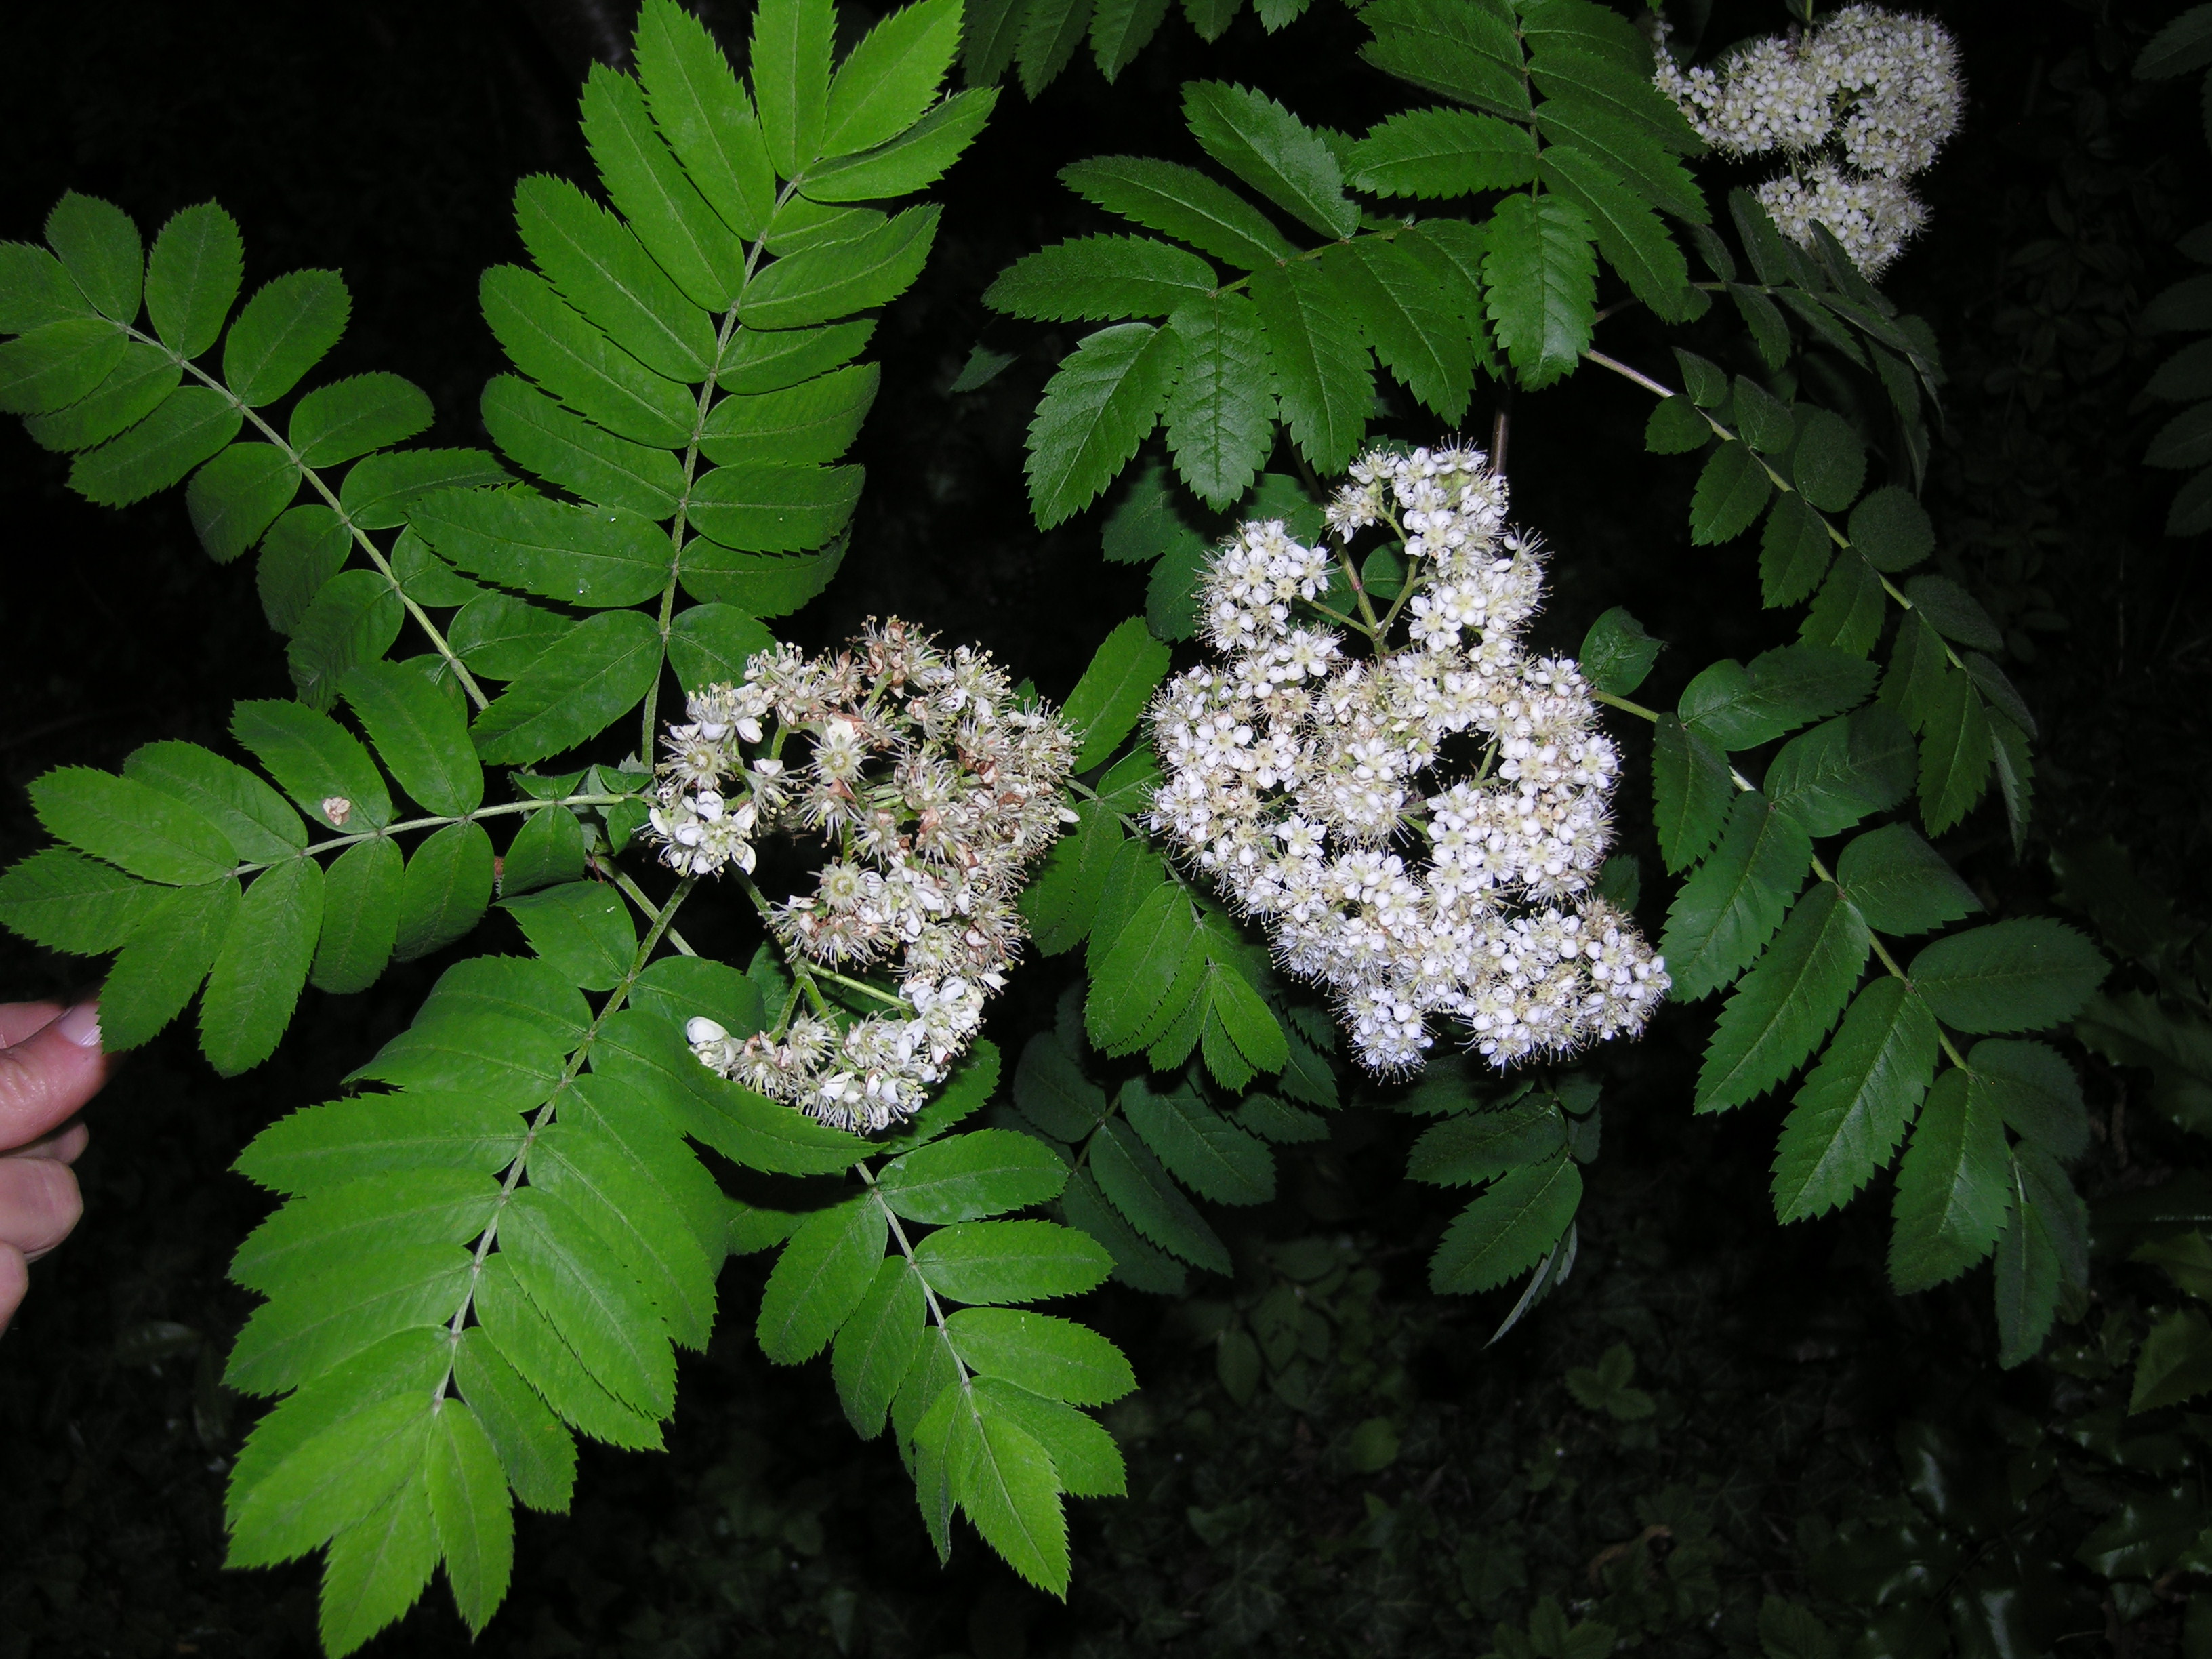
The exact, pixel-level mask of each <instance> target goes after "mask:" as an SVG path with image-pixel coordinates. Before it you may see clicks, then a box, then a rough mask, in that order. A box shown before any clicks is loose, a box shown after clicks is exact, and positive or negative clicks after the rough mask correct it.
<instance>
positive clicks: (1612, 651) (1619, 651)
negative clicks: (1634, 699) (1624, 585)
mask: <svg viewBox="0 0 2212 1659" xmlns="http://www.w3.org/2000/svg"><path fill="white" fill-rule="evenodd" d="M1661 649H1662V646H1661V645H1660V642H1659V641H1657V640H1655V639H1653V638H1652V637H1651V636H1650V635H1649V634H1647V633H1645V632H1644V624H1643V623H1640V622H1638V621H1637V620H1636V618H1635V617H1632V616H1631V615H1629V614H1628V612H1627V611H1626V609H1624V608H1623V607H1621V606H1620V605H1615V606H1613V609H1612V610H1610V611H1607V612H1606V613H1605V614H1604V615H1603V616H1601V617H1599V618H1598V619H1597V620H1596V621H1595V622H1594V623H1591V624H1590V626H1589V633H1587V634H1585V635H1583V644H1582V649H1581V650H1580V651H1579V652H1577V653H1576V654H1577V657H1578V658H1579V659H1580V660H1581V663H1582V669H1583V673H1584V674H1586V675H1588V676H1589V683H1590V684H1592V685H1594V686H1595V687H1596V688H1597V689H1598V690H1601V691H1609V692H1611V693H1612V694H1613V696H1616V697H1625V696H1627V695H1628V694H1629V693H1630V692H1632V691H1633V690H1636V688H1637V687H1638V686H1639V685H1641V684H1644V676H1646V675H1647V674H1649V673H1650V671H1651V665H1652V664H1653V663H1655V662H1656V661H1658V660H1659V653H1660V651H1661Z"/></svg>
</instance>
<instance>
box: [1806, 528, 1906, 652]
mask: <svg viewBox="0 0 2212 1659" xmlns="http://www.w3.org/2000/svg"><path fill="white" fill-rule="evenodd" d="M1887 604H1888V601H1887V596H1885V595H1884V593H1883V592H1882V587H1881V577H1879V576H1877V575H1876V574H1875V570H1874V567H1873V566H1872V565H1870V564H1869V563H1868V562H1866V561H1865V560H1864V559H1863V558H1861V557H1859V556H1858V555H1857V553H1856V552H1850V553H1844V554H1842V555H1841V556H1838V558H1837V560H1836V562H1835V568H1833V569H1832V570H1830V571H1829V572H1828V576H1827V580H1826V581H1824V582H1822V583H1821V584H1820V592H1819V594H1818V595H1817V596H1816V597H1815V598H1814V600H1813V608H1812V609H1811V610H1810V611H1807V612H1806V613H1805V621H1804V625H1803V626H1802V628H1801V629H1799V630H1798V635H1797V636H1798V638H1799V639H1801V640H1802V641H1804V642H1805V643H1806V644H1807V645H1824V646H1832V647H1834V648H1835V649H1837V650H1838V651H1848V652H1850V653H1852V654H1853V655H1854V656H1864V655H1865V654H1866V653H1868V652H1869V651H1871V650H1872V649H1874V642H1875V641H1876V640H1877V639H1879V638H1880V637H1881V625H1882V621H1883V618H1884V616H1885V614H1886V611H1887Z"/></svg>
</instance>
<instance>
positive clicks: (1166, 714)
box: [1152, 449, 1668, 1073]
mask: <svg viewBox="0 0 2212 1659" xmlns="http://www.w3.org/2000/svg"><path fill="white" fill-rule="evenodd" d="M1505 501H1506V494H1505V486H1504V480H1503V479H1502V478H1500V477H1498V475H1497V474H1496V473H1494V472H1492V471H1490V470H1489V468H1488V466H1487V465H1486V457H1485V456H1484V455H1483V454H1482V453H1480V451H1476V450H1469V449H1443V450H1437V451H1433V452H1432V451H1429V450H1416V451H1414V452H1413V453H1412V454H1410V455H1393V454H1390V453H1388V452H1385V451H1382V450H1376V451H1373V452H1370V453H1368V454H1366V455H1364V456H1362V457H1361V458H1360V459H1359V460H1358V462H1356V463H1355V464H1354V465H1353V467H1352V483H1350V484H1348V485H1346V487H1345V488H1344V489H1342V490H1341V491H1340V492H1339V494H1338V495H1337V498H1336V502H1335V504H1334V506H1333V507H1331V509H1330V514H1329V522H1330V525H1331V526H1332V533H1333V534H1334V535H1335V537H1336V538H1338V540H1339V541H1340V542H1342V541H1346V540H1348V539H1349V538H1350V537H1351V536H1352V534H1354V533H1356V532H1358V530H1360V529H1363V528H1364V527H1366V526H1370V525H1374V524H1376V523H1380V522H1383V521H1384V520H1389V521H1391V522H1394V523H1395V525H1397V526H1402V527H1403V529H1404V531H1405V534H1406V547H1407V556H1408V560H1409V567H1410V568H1409V576H1408V580H1409V581H1410V583H1411V584H1412V586H1413V592H1412V593H1411V594H1410V596H1409V599H1408V600H1407V606H1406V615H1407V619H1408V627H1407V631H1408V633H1409V635H1411V638H1412V644H1411V646H1410V647H1407V648H1405V649H1402V650H1395V651H1393V650H1389V648H1387V647H1386V648H1385V649H1384V650H1383V652H1382V653H1381V654H1380V659H1379V660H1371V659H1370V660H1362V659H1353V658H1347V657H1346V656H1345V655H1344V653H1343V650H1342V641H1341V638H1340V635H1335V634H1334V633H1329V632H1328V631H1327V630H1322V629H1312V628H1309V627H1307V626H1305V625H1304V623H1302V622H1300V621H1298V620H1297V618H1296V616H1295V605H1296V603H1297V601H1298V600H1300V599H1307V598H1310V597H1312V596H1314V595H1315V594H1317V593H1318V592H1320V591H1321V578H1320V574H1319V573H1320V572H1321V571H1322V569H1324V568H1325V564H1326V561H1327V559H1328V555H1327V553H1326V552H1325V551H1324V550H1322V549H1321V548H1318V547H1316V548H1312V549H1307V548H1303V547H1300V546H1298V545H1297V544H1295V543H1293V542H1291V541H1289V540H1288V538H1287V536H1286V532H1285V531H1284V529H1283V527H1282V526H1280V525H1279V524H1248V525H1246V526H1243V528H1242V529H1241V530H1239V531H1238V532H1237V533H1236V535H1235V536H1233V537H1232V538H1231V539H1230V540H1229V542H1227V543H1226V544H1225V545H1224V546H1223V547H1222V549H1221V550H1219V551H1218V553H1217V554H1216V556H1214V559H1213V561H1212V564H1211V565H1210V566H1209V568H1208V570H1207V574H1206V585H1205V599H1206V605H1207V606H1208V614H1209V615H1212V616H1215V617H1233V618H1237V619H1238V621H1237V626H1235V627H1228V628H1221V629H1214V630H1213V631H1212V635H1211V638H1212V641H1213V643H1214V644H1215V646H1216V647H1218V649H1220V650H1222V651H1223V652H1224V653H1226V656H1227V660H1226V661H1225V662H1224V663H1221V664H1219V665H1212V664H1206V665H1200V666H1198V667H1196V668H1193V669H1191V670H1189V671H1188V672H1186V673H1183V674H1181V675H1178V676H1176V678H1173V679H1171V680H1170V681H1169V682H1168V683H1167V684H1166V685H1165V686H1164V687H1163V688H1162V690H1161V691H1160V693H1159V695H1158V697H1157V699H1156V700H1155V702H1154V703H1153V706H1152V732H1153V737H1154V740H1155V743H1156V744H1157V746H1158V750H1159V754H1160V757H1161V761H1162V763H1163V765H1164V769H1165V773H1164V777H1163V779H1162V781H1161V784H1160V786H1159V787H1158V790H1157V791H1156V792H1155V793H1154V795H1153V798H1152V825H1153V827H1154V828H1155V829H1158V830H1160V831H1161V832H1163V833H1164V834H1165V835H1166V836H1168V837H1169V838H1170V840H1171V841H1173V842H1175V843H1176V845H1177V846H1178V847H1179V848H1180V849H1181V850H1182V852H1183V853H1184V854H1186V855H1187V856H1188V857H1189V858H1190V859H1191V860H1192V861H1193V862H1194V863H1195V864H1196V865H1197V866H1199V867H1200V869H1202V870H1204V871H1206V872H1207V873H1208V874H1209V875H1211V876H1212V878H1214V879H1215V880H1216V881H1217V882H1218V883H1219V884H1221V886H1222V887H1223V889H1224V890H1225V891H1226V892H1227V893H1228V894H1229V896H1230V897H1231V899H1232V900H1233V901H1234V902H1236V904H1237V907H1238V908H1240V909H1241V910H1243V913H1244V914H1245V915H1249V916H1252V917H1254V918H1255V919H1257V920H1259V921H1261V923H1262V924H1263V925H1264V926H1265V927H1267V930H1268V932H1269V933H1271V934H1272V936H1273V940H1274V944H1275V948H1276V952H1277V954H1278V956H1279V957H1280V959H1281V960H1282V962H1283V963H1284V965H1285V967H1286V968H1287V969H1289V970H1290V971H1291V972H1292V973H1294V974H1297V975H1301V976H1303V977H1306V978H1310V979H1315V980H1318V981H1321V982H1322V983H1323V984H1325V985H1327V986H1328V987H1329V988H1330V989H1331V990H1333V991H1334V993H1335V994H1336V995H1337V998H1338V1002H1339V1006H1340V1012H1341V1016H1342V1018H1343V1020H1344V1023H1345V1025H1346V1029H1347V1030H1348V1031H1349V1032H1350V1034H1351V1036H1352V1048H1353V1051H1354V1052H1355V1053H1356V1054H1358V1057H1359V1059H1360V1060H1361V1062H1362V1063H1363V1064H1364V1065H1366V1066H1368V1067H1370V1069H1372V1070H1374V1071H1377V1072H1383V1073H1391V1072H1399V1071H1405V1070H1410V1069H1413V1068H1414V1067H1417V1066H1420V1065H1421V1064H1422V1063H1423V1057H1424V1055H1425V1053H1426V1051H1427V1049H1428V1048H1429V1046H1430V1044H1431V1042H1432V1041H1433V1040H1434V1039H1433V1036H1432V1035H1431V1030H1430V1020H1431V1017H1437V1018H1446V1019H1450V1020H1454V1021H1456V1022H1457V1023H1458V1024H1461V1025H1462V1027H1463V1029H1464V1030H1465V1032H1466V1034H1467V1036H1468V1042H1469V1043H1470V1046H1472V1047H1473V1048H1475V1049H1476V1050H1477V1051H1478V1052H1479V1053H1480V1054H1483V1055H1484V1056H1486V1058H1488V1059H1489V1060H1492V1062H1493V1063H1495V1064H1497V1065H1499V1066H1505V1065H1510V1064H1511V1063H1513V1062H1514V1061H1516V1060H1522V1059H1524V1058H1526V1057H1528V1056H1529V1055H1531V1054H1566V1053H1569V1052H1571V1050H1573V1049H1575V1048H1578V1047H1580V1046H1582V1045H1583V1044H1584V1043H1587V1042H1591V1041H1594V1040H1596V1039H1599V1038H1602V1037H1607V1036H1614V1035H1617V1034H1619V1033H1621V1032H1626V1031H1633V1030H1637V1029H1638V1028H1639V1027H1640V1026H1641V1025H1642V1024H1643V1022H1644V1018H1646V1016H1648V1015H1649V1013H1650V1010H1651V1009H1652V1008H1653V1007H1654V1006H1656V1004H1657V1002H1658V1000H1660V998H1661V997H1662V996H1663V995H1664V994H1665V992H1666V990H1667V986H1668V980H1667V975H1666V965H1665V963H1663V962H1662V961H1661V960H1660V959H1659V958H1658V957H1655V956H1654V955H1653V954H1652V953H1651V951H1650V949H1649V947H1648V946H1646V945H1644V941H1643V940H1642V939H1639V938H1638V936H1637V934H1636V931H1635V927H1634V925H1633V924H1632V922H1631V921H1629V920H1628V918H1626V916H1624V915H1620V913H1619V912H1618V911H1616V910H1614V909H1613V908H1612V907H1611V906H1609V905H1607V903H1606V902H1604V901H1603V900H1601V899H1600V898H1598V897H1597V896H1595V892H1594V890H1593V888H1594V884H1595V879H1596V874H1597V870H1598V867H1599V866H1600V865H1601V862H1602V861H1603V859H1604V855H1605V848H1606V846H1607V842H1608V840H1609V838H1610V823H1609V815H1608V812H1607V797H1608V795H1609V793H1610V791H1611V789H1612V787H1613V783H1614V781H1615V780H1616V779H1617V777H1618V775H1619V770H1620V768H1619V762H1618V757H1617V755H1616V753H1615V751H1614V750H1613V744H1612V742H1611V740H1610V739H1609V738H1607V737H1606V736H1605V734H1604V733H1603V732H1601V731H1599V730H1598V729H1597V725H1596V711H1595V708H1593V707H1592V706H1591V703H1590V698H1589V687H1588V686H1587V685H1586V684H1584V682H1583V677H1582V673H1581V671H1580V669H1579V668H1578V667H1577V665H1576V664H1575V663H1573V662H1572V661H1571V660H1570V659H1565V658H1541V657H1532V656H1530V655H1528V653H1525V652H1524V651H1523V650H1522V647H1521V644H1520V640H1519V631H1520V629H1522V627H1523V626H1525V625H1526V623H1527V622H1528V619H1529V618H1530V617H1533V616H1534V614H1535V611H1536V608H1537V605H1538V602H1539V600H1540V599H1541V595H1542V560H1541V553H1540V552H1539V550H1538V548H1537V546H1536V544H1535V542H1534V540H1533V538H1528V537H1526V536H1522V535H1519V534H1516V532H1513V531H1511V530H1510V529H1509V528H1508V527H1507V526H1506V525H1505V522H1504V517H1505ZM1416 543H1419V554H1418V557H1419V560H1420V562H1419V563H1414V562H1413V559H1414V558H1415V556H1416V550H1415V544H1416ZM1293 571H1294V572H1296V573H1297V586H1295V587H1294V588H1293V589H1292V590H1291V592H1288V594H1287V595H1286V596H1285V594H1284V592H1283V590H1281V589H1279V588H1274V587H1268V588H1267V590H1266V591H1265V592H1262V591H1261V589H1262V585H1263V584H1272V583H1273V582H1275V581H1276V580H1284V581H1288V580H1290V578H1289V577H1288V576H1287V575H1285V574H1282V573H1285V572H1293ZM1309 585H1310V586H1309ZM1247 618H1249V621H1250V625H1249V627H1247V626H1244V625H1243V619H1247ZM1323 640H1326V641H1327V642H1328V650H1327V652H1326V653H1325V654H1324V653H1322V652H1321V651H1320V649H1319V646H1318V641H1323ZM1309 642H1311V643H1309ZM1301 653H1304V654H1301ZM1294 660H1295V663H1296V666H1295V674H1296V685H1297V689H1296V690H1295V691H1292V690H1288V689H1287V688H1285V690H1281V691H1280V692H1278V691H1276V690H1264V691H1258V692H1255V690H1252V688H1254V687H1255V686H1259V687H1272V686H1273V685H1275V684H1277V682H1276V680H1275V679H1274V678H1273V676H1274V675H1276V674H1277V673H1278V671H1281V670H1283V669H1285V668H1287V667H1289V666H1291V664H1292V663H1293V661H1294ZM1459 732H1472V734H1473V735H1474V737H1475V738H1478V739H1480V741H1481V742H1482V744H1484V745H1485V746H1486V749H1487V750H1488V759H1487V760H1486V762H1485V763H1484V768H1483V771H1482V773H1481V774H1480V775H1478V776H1476V777H1473V778H1468V777H1457V778H1445V777H1437V776H1434V775H1433V774H1434V772H1435V770H1436V769H1437V766H1438V763H1439V757H1440V755H1442V754H1443V753H1444V752H1445V750H1444V745H1445V744H1446V741H1447V740H1448V739H1449V738H1452V737H1453V735H1454V734H1455V733H1459Z"/></svg>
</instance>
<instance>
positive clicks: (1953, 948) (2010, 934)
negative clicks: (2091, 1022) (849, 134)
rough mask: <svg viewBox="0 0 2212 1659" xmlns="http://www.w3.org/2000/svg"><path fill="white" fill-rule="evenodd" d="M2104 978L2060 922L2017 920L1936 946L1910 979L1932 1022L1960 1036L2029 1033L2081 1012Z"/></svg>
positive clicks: (2089, 950)
mask: <svg viewBox="0 0 2212 1659" xmlns="http://www.w3.org/2000/svg"><path fill="white" fill-rule="evenodd" d="M2109 971H2110V967H2109V964H2108V963H2106V960H2105V958H2104V956H2103V954H2102V953H2101V952H2100V951H2098V949H2097V947H2096V946H2095V945H2092V944H2091V943H2090V942H2089V941H2088V939H2086V938H2084V937H2083V936H2082V935H2081V933H2077V932H2075V930H2074V929H2073V928H2071V927H2068V926H2066V924H2065V923H2063V922H2061V921H2051V920H2050V919H2049V918H2048V917H2044V916H2021V917H2015V918H2014V919H2012V920H2010V921H1999V922H1992V923H1990V925H1989V926H1987V927H1972V928H1969V929H1967V930H1966V932H1965V933H1954V934H1952V935H1951V936H1950V937H1949V938H1948V939H1938V940H1936V942H1935V943H1934V944H1933V945H1928V946H1927V947H1925V948H1924V949H1923V950H1922V951H1921V952H1920V954H1919V955H1918V956H1917V957H1913V959H1912V965H1911V969H1909V970H1908V973H1909V976H1910V978H1911V981H1912V982H1913V984H1914V986H1915V987H1917V989H1918V990H1919V992H1920V994H1921V995H1923V996H1924V997H1925V998H1927V999H1928V1006H1929V1007H1930V1008H1932V1009H1934V1010H1935V1011H1936V1018H1939V1019H1941V1020H1942V1021H1943V1022H1944V1023H1945V1024H1948V1025H1954V1026H1956V1027H1957V1028H1958V1029H1959V1030H1962V1031H1976V1032H1980V1031H2032V1030H2041V1029H2042V1028H2044V1027H2045V1026H2050V1025H2057V1024H2060V1023H2062V1022H2063V1021H2065V1020H2068V1019H2070V1018H2073V1017H2074V1016H2075V1014H2076V1013H2078V1012H2081V1005H2082V1004H2083V1003H2085V1002H2087V1000H2089V994H2090V993H2091V992H2092V991H2094V990H2095V989H2096V988H2097V987H2098V986H2099V985H2100V983H2102V982H2103V981H2104V978H2105V975H2106V973H2107V972H2109Z"/></svg>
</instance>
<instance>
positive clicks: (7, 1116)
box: [0, 1002, 107, 1151]
mask: <svg viewBox="0 0 2212 1659" xmlns="http://www.w3.org/2000/svg"><path fill="white" fill-rule="evenodd" d="M106 1081H107V1057H106V1055H105V1054H101V1053H100V1006H99V1005H98V1004H97V1003H92V1002H81V1003H79V1004H78V1005H77V1006H76V1007H74V1008H72V1009H70V1011H69V1012H67V1013H64V1015H62V1016H61V1018H58V1019H56V1020H54V1021H52V1022H51V1023H50V1024H47V1025H46V1026H45V1027H43V1028H42V1029H41V1030H38V1031H36V1032H34V1033H33V1035H31V1036H27V1037H26V1038H25V1039H24V1040H23V1041H22V1042H16V1043H11V1044H10V1045H9V1046H8V1047H7V1048H0V1151H5V1150H7V1149H8V1148H10V1147H15V1146H22V1145H24V1144H25V1143H26V1142H28V1141H33V1140H36V1139H39V1137H40V1136H41V1135H43V1134H45V1133H47V1132H48V1131H49V1130H51V1129H52V1128H54V1127H57V1126H58V1125H59V1124H61V1123H64V1122H66V1121H68V1120H69V1119H70V1117H72V1116H74V1115H76V1111H77V1109H78V1108H79V1107H81V1106H82V1105H83V1104H84V1103H85V1102H86V1101H88V1100H90V1099H91V1098H92V1097H93V1096H94V1095H96V1094H98V1093H99V1092H100V1085H101V1084H103V1083H105V1082H106Z"/></svg>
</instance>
